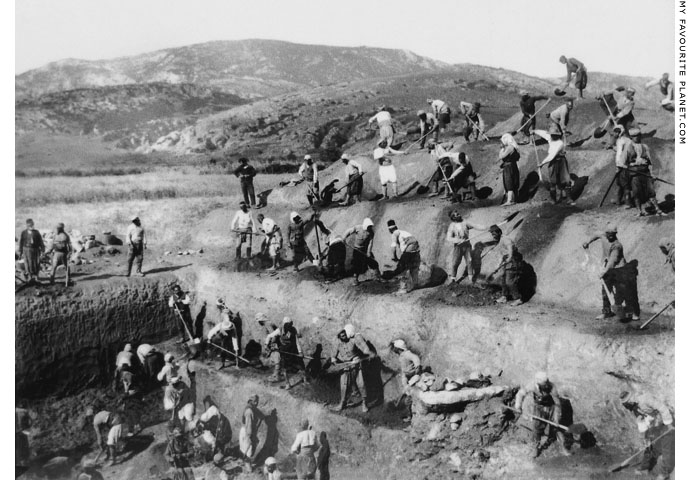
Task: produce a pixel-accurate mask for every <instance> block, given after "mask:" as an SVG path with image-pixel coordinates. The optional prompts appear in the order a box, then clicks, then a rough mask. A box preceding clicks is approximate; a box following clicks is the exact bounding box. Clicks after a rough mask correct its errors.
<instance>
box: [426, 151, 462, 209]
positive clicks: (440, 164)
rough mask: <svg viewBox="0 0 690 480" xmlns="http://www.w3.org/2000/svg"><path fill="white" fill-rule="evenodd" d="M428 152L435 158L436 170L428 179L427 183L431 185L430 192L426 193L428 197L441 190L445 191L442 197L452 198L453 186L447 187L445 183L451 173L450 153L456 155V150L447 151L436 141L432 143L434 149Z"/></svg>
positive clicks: (448, 181)
mask: <svg viewBox="0 0 690 480" xmlns="http://www.w3.org/2000/svg"><path fill="white" fill-rule="evenodd" d="M429 153H431V155H432V156H434V157H436V159H437V160H436V170H435V171H434V174H433V175H432V176H431V179H429V185H431V192H430V193H429V195H428V196H429V198H431V197H435V196H436V195H438V194H439V193H441V191H444V192H446V193H445V195H444V197H443V198H452V197H453V193H454V192H455V188H453V185H452V184H451V185H450V189H449V188H448V185H447V183H450V176H451V175H452V174H453V161H452V159H451V155H453V154H455V155H456V156H457V152H448V151H446V149H445V148H444V147H443V146H442V145H441V144H438V143H437V144H436V145H434V149H433V150H432V151H430V152H429ZM439 184H440V186H439ZM450 190H452V191H450Z"/></svg>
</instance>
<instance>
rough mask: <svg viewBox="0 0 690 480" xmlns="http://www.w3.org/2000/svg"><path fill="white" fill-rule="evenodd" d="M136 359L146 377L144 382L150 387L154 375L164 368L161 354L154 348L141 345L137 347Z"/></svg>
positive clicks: (144, 344)
mask: <svg viewBox="0 0 690 480" xmlns="http://www.w3.org/2000/svg"><path fill="white" fill-rule="evenodd" d="M137 357H138V358H139V363H140V364H141V366H142V370H143V372H144V376H145V377H146V382H147V383H148V384H149V385H151V384H152V383H154V382H155V381H156V375H158V372H160V371H161V369H162V368H163V366H164V362H163V358H162V357H163V354H162V353H160V352H159V351H158V349H157V348H156V347H154V346H152V345H149V344H148V343H142V344H141V345H139V346H138V347H137Z"/></svg>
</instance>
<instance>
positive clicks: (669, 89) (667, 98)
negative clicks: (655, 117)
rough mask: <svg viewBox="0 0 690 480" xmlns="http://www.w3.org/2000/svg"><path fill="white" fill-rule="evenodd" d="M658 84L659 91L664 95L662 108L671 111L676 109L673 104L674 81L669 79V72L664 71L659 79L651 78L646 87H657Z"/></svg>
mask: <svg viewBox="0 0 690 480" xmlns="http://www.w3.org/2000/svg"><path fill="white" fill-rule="evenodd" d="M657 85H659V91H660V92H661V94H662V95H663V96H664V98H663V100H661V108H663V109H664V110H668V111H669V112H672V111H674V110H675V107H674V105H673V100H674V90H673V82H672V81H671V80H669V79H668V73H664V74H663V75H662V76H661V78H660V79H659V80H651V81H650V82H648V83H646V84H645V86H644V88H645V89H646V90H648V89H650V88H651V87H655V86H657Z"/></svg>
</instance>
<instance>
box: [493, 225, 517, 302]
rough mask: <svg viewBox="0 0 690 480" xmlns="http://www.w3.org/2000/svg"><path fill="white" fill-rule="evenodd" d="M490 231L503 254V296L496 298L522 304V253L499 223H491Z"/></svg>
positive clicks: (500, 300) (500, 267)
mask: <svg viewBox="0 0 690 480" xmlns="http://www.w3.org/2000/svg"><path fill="white" fill-rule="evenodd" d="M489 233H490V234H491V237H492V238H493V239H494V241H495V242H496V243H497V244H498V251H499V253H500V254H501V264H500V265H499V267H498V270H503V275H502V277H501V286H502V288H503V296H502V297H501V298H499V299H498V300H496V303H506V302H508V300H511V299H512V300H513V302H512V303H511V304H510V305H511V306H513V307H517V306H518V305H522V304H523V303H525V302H524V301H523V300H522V294H521V293H520V290H519V289H518V284H519V283H520V274H521V273H522V254H521V253H520V252H519V251H518V249H517V246H516V245H515V242H513V239H512V238H510V237H509V236H507V235H505V236H504V235H503V230H501V229H500V227H498V226H497V225H491V226H490V227H489Z"/></svg>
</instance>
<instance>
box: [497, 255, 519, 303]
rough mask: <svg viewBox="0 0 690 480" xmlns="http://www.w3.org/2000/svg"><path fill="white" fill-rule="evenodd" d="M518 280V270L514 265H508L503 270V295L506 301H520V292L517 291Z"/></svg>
mask: <svg viewBox="0 0 690 480" xmlns="http://www.w3.org/2000/svg"><path fill="white" fill-rule="evenodd" d="M519 280H520V269H519V267H518V265H516V264H514V263H513V264H508V265H506V266H505V268H504V269H503V283H502V285H501V286H502V288H503V295H505V297H506V298H508V299H511V298H512V299H513V300H520V299H522V295H520V290H518V281H519Z"/></svg>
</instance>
